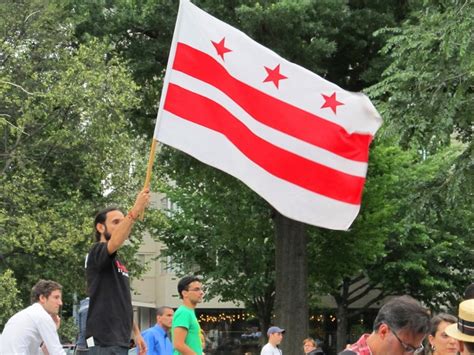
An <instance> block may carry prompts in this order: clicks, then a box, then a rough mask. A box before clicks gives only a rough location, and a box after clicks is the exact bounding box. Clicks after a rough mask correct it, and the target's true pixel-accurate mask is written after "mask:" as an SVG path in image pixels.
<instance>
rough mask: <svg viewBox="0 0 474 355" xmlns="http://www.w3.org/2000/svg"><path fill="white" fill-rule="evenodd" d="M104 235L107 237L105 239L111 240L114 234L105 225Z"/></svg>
mask: <svg viewBox="0 0 474 355" xmlns="http://www.w3.org/2000/svg"><path fill="white" fill-rule="evenodd" d="M104 227H105V226H104ZM104 237H105V240H107V241H109V240H110V238H111V237H112V234H110V233H109V231H108V230H107V227H105V231H104Z"/></svg>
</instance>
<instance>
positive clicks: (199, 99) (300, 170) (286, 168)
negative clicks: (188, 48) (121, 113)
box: [164, 83, 365, 204]
mask: <svg viewBox="0 0 474 355" xmlns="http://www.w3.org/2000/svg"><path fill="white" fill-rule="evenodd" d="M164 109H165V110H166V111H168V112H171V113H173V114H174V115H176V116H179V117H181V118H182V119H185V120H188V121H191V122H194V123H196V124H198V125H201V126H204V127H206V128H208V129H211V130H213V131H216V132H219V133H221V134H223V135H224V136H226V137H227V139H228V140H229V141H230V142H232V144H233V145H234V146H235V147H236V148H237V149H239V150H240V151H241V152H242V153H243V154H244V155H245V156H246V157H247V158H248V159H250V160H251V161H253V162H254V163H255V164H257V165H259V166H260V167H261V168H263V169H265V170H266V171H267V172H269V173H270V174H272V175H274V176H276V177H279V178H281V179H283V180H286V181H288V182H291V183H293V184H295V185H298V186H300V187H303V188H305V189H307V190H310V191H313V192H316V193H318V194H321V195H325V196H327V197H330V198H332V199H335V200H339V201H342V202H347V203H351V204H360V200H361V194H362V188H363V186H364V181H365V179H364V178H361V177H357V176H352V175H349V174H345V173H342V172H340V171H337V170H334V169H331V168H328V167H326V166H324V165H321V164H318V163H315V162H313V161H311V160H308V159H306V158H303V157H301V156H299V155H296V154H294V153H291V152H288V151H287V150H284V149H281V148H279V147H277V146H275V145H273V144H271V143H269V142H267V141H265V140H263V139H262V138H260V137H258V136H257V135H255V134H253V133H252V132H251V131H250V130H249V129H248V128H247V127H246V126H245V125H244V124H243V123H242V122H240V121H239V120H238V119H237V118H236V117H234V116H233V115H232V114H231V113H230V112H229V111H227V110H226V109H225V108H224V107H222V106H220V105H219V104H217V103H216V102H214V101H212V100H210V99H208V98H207V97H204V96H201V95H198V94H196V93H193V92H191V91H189V90H186V89H184V88H182V87H180V86H178V85H175V84H172V83H170V84H169V86H168V91H167V95H166V101H165V104H164ZM203 144H206V142H203ZM216 149H219V147H216Z"/></svg>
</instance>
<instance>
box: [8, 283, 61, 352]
mask: <svg viewBox="0 0 474 355" xmlns="http://www.w3.org/2000/svg"><path fill="white" fill-rule="evenodd" d="M31 302H32V305H31V306H29V307H27V308H25V309H24V310H22V311H20V312H18V313H16V314H15V315H13V316H12V317H11V318H10V319H9V320H8V322H7V324H6V325H5V328H4V329H3V334H2V338H1V340H0V355H12V354H21V355H39V354H43V353H46V354H48V353H49V355H65V354H66V353H65V352H64V350H63V347H62V346H61V343H60V341H59V336H58V333H57V329H58V328H59V324H60V319H59V310H60V308H61V306H62V304H63V302H62V286H61V285H60V284H58V283H57V282H55V281H50V280H39V281H38V282H37V283H36V285H34V286H33V288H32V290H31ZM46 351H47V352H46Z"/></svg>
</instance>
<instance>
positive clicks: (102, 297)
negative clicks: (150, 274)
mask: <svg viewBox="0 0 474 355" xmlns="http://www.w3.org/2000/svg"><path fill="white" fill-rule="evenodd" d="M86 274H87V288H88V292H89V297H90V303H89V312H88V315H87V327H86V339H88V338H89V337H91V336H92V337H94V343H95V345H101V346H111V345H119V346H125V347H128V346H129V343H130V335H131V332H132V322H133V309H132V299H131V296H130V283H129V278H128V270H127V268H126V267H125V266H124V265H123V264H122V263H121V262H120V261H119V259H118V258H117V253H114V254H112V255H109V253H108V251H107V243H95V244H94V245H93V246H92V248H91V250H90V251H89V255H88V256H87V264H86Z"/></svg>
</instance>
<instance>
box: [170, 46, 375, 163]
mask: <svg viewBox="0 0 474 355" xmlns="http://www.w3.org/2000/svg"><path fill="white" fill-rule="evenodd" d="M173 69H175V70H178V71H181V72H183V73H186V74H188V75H190V76H192V77H194V78H196V79H199V80H201V81H204V82H206V83H208V84H210V85H213V86H215V87H216V88H218V89H219V90H221V91H222V92H224V93H225V94H226V95H227V96H229V97H230V98H231V99H232V100H234V101H235V102H236V103H237V104H238V105H239V106H240V107H242V108H243V109H244V110H245V111H246V112H247V113H248V114H250V115H251V116H252V117H253V118H254V119H256V120H258V121H260V122H261V123H263V124H265V125H267V126H270V127H272V128H274V129H277V130H279V131H281V132H284V133H286V134H289V135H291V136H294V137H296V138H298V139H300V140H303V141H305V142H308V143H311V144H313V145H315V146H318V147H320V148H323V149H326V150H328V151H330V152H333V153H335V154H338V155H340V156H343V157H344V158H347V159H351V160H355V161H359V162H367V161H368V154H369V153H368V151H369V145H370V142H371V140H372V136H371V135H364V134H358V133H353V134H349V133H347V131H346V130H345V129H344V127H341V126H339V125H337V124H335V123H333V122H330V121H328V120H325V119H323V118H321V117H319V116H317V115H314V114H312V113H309V112H307V111H304V110H302V109H300V108H298V107H295V106H293V105H290V104H288V103H286V102H283V101H281V100H278V99H276V98H275V97H272V96H270V95H267V94H265V93H263V92H261V91H259V90H257V89H255V88H253V87H251V86H249V85H247V84H245V83H243V82H241V81H239V80H237V79H236V78H234V77H233V76H231V75H230V74H229V73H228V72H227V70H226V69H225V68H224V67H223V66H222V65H221V64H220V63H219V62H217V61H216V60H215V59H214V58H212V57H211V56H210V55H208V54H206V53H204V52H201V51H199V50H197V49H194V48H193V47H191V46H189V45H186V44H183V43H179V42H178V46H177V49H176V56H175V60H174V63H173ZM262 69H263V68H262ZM290 79H291V78H290ZM316 97H317V93H315V99H316Z"/></svg>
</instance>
